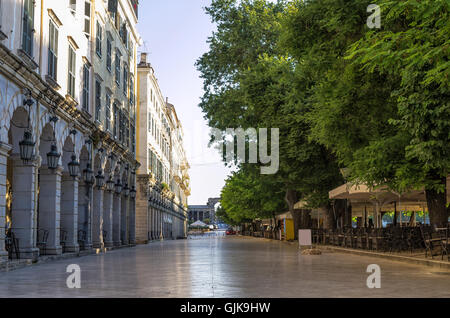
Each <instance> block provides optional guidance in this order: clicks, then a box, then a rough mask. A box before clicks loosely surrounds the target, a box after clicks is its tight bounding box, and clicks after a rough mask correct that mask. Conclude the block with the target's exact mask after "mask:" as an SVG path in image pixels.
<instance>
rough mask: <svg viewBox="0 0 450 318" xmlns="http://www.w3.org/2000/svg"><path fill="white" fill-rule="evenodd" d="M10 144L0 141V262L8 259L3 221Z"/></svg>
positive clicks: (4, 217) (4, 220) (4, 218)
mask: <svg viewBox="0 0 450 318" xmlns="http://www.w3.org/2000/svg"><path fill="white" fill-rule="evenodd" d="M11 149H12V147H11V146H10V145H7V144H4V143H2V142H0V263H2V262H4V261H7V260H8V252H7V251H6V249H5V237H6V233H5V223H6V191H7V189H6V180H7V171H8V153H9V151H10V150H11Z"/></svg>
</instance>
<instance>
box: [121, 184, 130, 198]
mask: <svg viewBox="0 0 450 318" xmlns="http://www.w3.org/2000/svg"><path fill="white" fill-rule="evenodd" d="M123 195H124V196H125V198H128V197H129V196H130V188H129V187H128V183H126V184H125V187H124V188H123Z"/></svg>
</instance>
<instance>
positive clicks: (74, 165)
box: [67, 155, 80, 178]
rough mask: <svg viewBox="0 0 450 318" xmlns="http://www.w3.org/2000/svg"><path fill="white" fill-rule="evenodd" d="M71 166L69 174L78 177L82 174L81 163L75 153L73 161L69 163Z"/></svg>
mask: <svg viewBox="0 0 450 318" xmlns="http://www.w3.org/2000/svg"><path fill="white" fill-rule="evenodd" d="M67 166H68V167H69V174H70V176H71V177H73V178H76V177H78V175H79V174H80V163H79V162H78V161H77V157H76V156H75V155H73V156H72V161H71V162H69V164H68V165H67Z"/></svg>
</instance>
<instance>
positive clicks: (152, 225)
mask: <svg viewBox="0 0 450 318" xmlns="http://www.w3.org/2000/svg"><path fill="white" fill-rule="evenodd" d="M155 222H156V210H155V207H154V206H152V224H151V225H150V226H151V229H152V240H153V241H154V240H156V224H155Z"/></svg>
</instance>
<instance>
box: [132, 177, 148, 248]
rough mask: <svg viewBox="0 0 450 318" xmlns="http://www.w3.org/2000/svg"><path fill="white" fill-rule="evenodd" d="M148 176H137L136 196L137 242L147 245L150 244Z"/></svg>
mask: <svg viewBox="0 0 450 318" xmlns="http://www.w3.org/2000/svg"><path fill="white" fill-rule="evenodd" d="M148 184H149V176H148V175H138V176H137V194H136V203H135V204H136V206H135V209H136V210H135V213H136V242H137V243H138V244H146V243H147V242H148V206H149V202H148Z"/></svg>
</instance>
